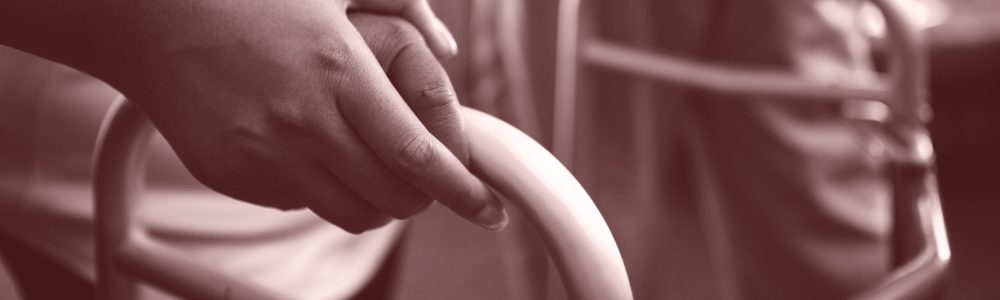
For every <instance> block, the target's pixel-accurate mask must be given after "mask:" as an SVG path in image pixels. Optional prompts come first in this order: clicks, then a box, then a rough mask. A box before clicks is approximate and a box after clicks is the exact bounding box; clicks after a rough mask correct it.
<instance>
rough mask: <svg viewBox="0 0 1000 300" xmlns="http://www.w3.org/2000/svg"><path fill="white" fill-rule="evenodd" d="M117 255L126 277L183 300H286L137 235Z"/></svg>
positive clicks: (268, 290) (258, 286) (284, 297)
mask: <svg viewBox="0 0 1000 300" xmlns="http://www.w3.org/2000/svg"><path fill="white" fill-rule="evenodd" d="M118 255H119V265H120V266H121V268H122V269H123V270H125V271H126V272H127V274H128V275H131V276H134V277H135V278H139V279H142V280H143V281H146V282H149V283H151V284H153V285H154V286H157V287H159V288H162V289H164V290H166V291H169V292H171V293H173V294H174V295H177V296H180V297H182V298H184V299H199V300H201V299H204V300H221V299H225V300H229V299H240V300H244V299H245V300H279V299H289V297H288V296H286V295H281V294H279V293H277V292H274V291H271V290H270V289H267V288H265V287H263V286H260V285H257V284H254V283H251V282H247V281H242V280H239V279H235V278H233V277H232V276H231V275H228V274H225V273H221V272H219V271H217V270H214V269H211V268H208V267H206V266H204V265H202V264H199V263H197V262H195V261H193V260H191V259H189V258H187V257H185V256H183V255H181V254H180V253H178V252H176V251H174V250H171V249H169V248H166V247H164V246H162V245H160V244H157V243H156V242H154V241H152V240H149V239H148V238H144V237H142V236H140V235H135V236H134V238H132V239H130V241H129V242H128V243H127V244H125V245H124V246H123V247H122V248H121V251H120V253H119V254H118Z"/></svg>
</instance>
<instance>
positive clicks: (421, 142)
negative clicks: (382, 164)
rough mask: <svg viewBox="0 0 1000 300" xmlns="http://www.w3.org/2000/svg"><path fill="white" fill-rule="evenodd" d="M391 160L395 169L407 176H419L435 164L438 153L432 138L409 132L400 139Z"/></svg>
mask: <svg viewBox="0 0 1000 300" xmlns="http://www.w3.org/2000/svg"><path fill="white" fill-rule="evenodd" d="M402 141H403V143H400V144H399V145H400V147H399V149H398V150H397V151H396V155H395V159H394V160H393V162H394V163H395V165H396V169H397V171H400V172H402V173H403V174H405V175H409V176H420V175H422V174H425V173H427V171H428V170H429V169H430V168H431V167H433V166H434V165H436V164H437V162H438V159H439V158H438V155H437V151H436V149H435V144H434V139H433V138H432V137H430V136H429V135H426V134H411V135H408V136H407V137H405V138H403V139H402Z"/></svg>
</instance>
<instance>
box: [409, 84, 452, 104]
mask: <svg viewBox="0 0 1000 300" xmlns="http://www.w3.org/2000/svg"><path fill="white" fill-rule="evenodd" d="M417 100H418V101H417V102H416V103H415V104H414V106H415V107H414V108H415V109H421V110H429V109H438V108H447V107H452V106H456V107H457V106H458V95H457V94H455V90H454V89H452V88H451V87H449V86H447V85H444V84H436V85H431V86H428V87H427V88H424V89H421V90H420V92H419V94H418V95H417Z"/></svg>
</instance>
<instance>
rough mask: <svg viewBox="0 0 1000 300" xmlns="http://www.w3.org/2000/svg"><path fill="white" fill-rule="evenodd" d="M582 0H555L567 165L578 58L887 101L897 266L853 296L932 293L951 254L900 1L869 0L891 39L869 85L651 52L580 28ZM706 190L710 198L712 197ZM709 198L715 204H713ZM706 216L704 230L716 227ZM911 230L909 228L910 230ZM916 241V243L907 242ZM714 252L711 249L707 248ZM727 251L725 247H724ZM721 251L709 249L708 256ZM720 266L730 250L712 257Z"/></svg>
mask: <svg viewBox="0 0 1000 300" xmlns="http://www.w3.org/2000/svg"><path fill="white" fill-rule="evenodd" d="M581 2H582V0H561V1H560V4H559V20H558V28H557V34H558V37H557V44H556V51H557V55H556V80H555V85H556V89H555V93H556V94H555V100H554V115H553V128H552V130H553V146H552V148H553V152H554V153H556V155H557V157H559V158H560V159H561V160H562V162H563V163H564V164H566V165H567V166H570V167H572V165H573V162H574V159H575V157H574V151H573V146H574V136H575V134H576V133H575V123H576V120H575V111H576V100H577V97H576V84H577V74H578V73H577V69H578V66H579V65H586V66H598V67H603V68H607V69H612V70H616V71H620V72H625V73H631V74H635V75H640V76H644V77H647V78H651V79H655V80H661V81H663V82H669V83H674V84H681V85H687V86H692V87H695V88H701V89H707V90H714V91H720V92H727V93H739V94H753V95H771V96H785V97H790V99H796V100H803V101H843V100H844V99H865V100H870V101H876V102H879V103H883V104H884V105H885V106H887V107H888V110H889V112H890V115H889V117H888V119H885V120H881V121H882V123H881V124H880V127H881V129H882V130H881V131H882V133H883V134H884V137H885V140H886V141H887V144H888V149H889V151H888V153H889V157H890V160H891V165H892V167H891V168H892V170H893V171H894V172H893V173H894V178H893V181H894V184H893V185H894V190H893V201H894V203H893V206H894V209H893V213H894V215H895V216H896V218H894V219H896V220H895V221H894V230H895V232H894V234H893V235H894V239H895V241H894V247H895V248H897V249H896V250H895V251H897V253H896V256H897V257H900V258H903V259H902V261H900V262H899V266H898V268H896V269H895V271H893V272H892V273H890V274H889V275H888V276H886V277H885V278H884V279H883V280H882V281H880V282H877V283H876V284H874V285H873V286H872V287H871V288H869V289H867V290H865V291H863V292H862V293H861V294H859V295H858V296H857V297H856V299H916V298H924V297H929V296H933V294H934V293H935V292H936V291H939V289H938V288H940V287H941V286H942V285H943V282H944V279H945V277H946V274H947V270H948V265H949V264H950V260H951V250H950V248H949V243H948V236H947V231H946V230H945V225H944V216H943V212H942V210H941V202H940V198H939V196H938V190H937V180H936V175H935V169H934V153H933V149H932V146H931V142H930V136H929V134H928V132H927V130H926V123H927V122H928V121H929V119H930V106H929V103H928V99H927V87H926V85H927V72H928V70H927V58H926V56H927V54H926V53H925V52H926V49H925V45H924V41H923V36H922V34H921V32H920V31H919V30H918V29H917V26H915V24H913V23H912V22H913V21H912V20H910V19H909V18H908V17H907V15H906V13H905V11H904V8H903V6H902V4H901V3H900V2H899V0H871V2H872V3H873V4H875V6H876V7H877V8H878V9H879V10H880V11H881V13H882V15H883V17H884V19H885V22H886V29H887V34H888V41H889V42H890V44H889V48H888V53H889V58H890V60H889V73H888V74H887V75H886V76H884V77H882V79H880V80H876V81H875V82H874V83H871V84H869V85H845V84H842V83H824V82H816V81H812V80H808V79H805V78H801V77H797V76H794V75H792V74H790V73H781V72H776V71H773V70H761V69H750V68H740V67H734V66H726V65H712V64H706V63H700V62H694V61H690V60H685V59H680V58H675V57H671V56H669V55H663V54H658V53H651V52H648V51H644V50H642V49H636V48H632V47H627V46H623V45H619V44H616V43H613V42H609V41H604V40H600V39H599V38H595V37H589V36H585V34H581V32H580V31H581V29H580V26H581V22H580V20H581ZM709 198H712V197H709ZM710 200H711V201H706V202H709V203H705V205H706V206H707V208H709V209H708V210H709V215H708V216H707V218H709V219H712V220H720V219H721V215H720V212H719V210H718V206H719V203H716V202H717V201H719V200H718V199H710ZM713 207H714V209H712V208H713ZM711 225H712V224H706V228H708V230H709V231H711V230H712V228H716V230H721V229H719V228H717V227H719V226H711ZM913 228H916V229H917V231H918V232H917V233H915V234H911V233H908V232H907V231H906V230H908V229H913ZM708 235H709V236H710V245H714V246H720V247H725V246H726V245H727V243H726V242H725V241H724V240H722V239H723V238H722V235H719V234H718V232H714V233H713V232H708ZM913 245H919V248H918V250H917V251H908V250H905V249H902V250H901V249H898V248H905V247H906V246H913ZM713 251H714V250H713ZM725 251H726V250H723V251H722V253H724V252H725ZM719 253H720V252H717V251H716V252H714V253H713V256H720V255H718V254H719ZM714 259H715V260H717V261H721V262H717V263H719V264H722V265H723V266H722V267H721V268H722V269H725V268H726V266H728V265H731V258H727V257H714ZM732 280H733V279H732V278H720V285H721V289H722V291H720V292H721V294H722V295H723V296H724V297H725V298H727V299H733V298H736V299H738V298H739V292H738V287H737V284H736V283H735V282H732Z"/></svg>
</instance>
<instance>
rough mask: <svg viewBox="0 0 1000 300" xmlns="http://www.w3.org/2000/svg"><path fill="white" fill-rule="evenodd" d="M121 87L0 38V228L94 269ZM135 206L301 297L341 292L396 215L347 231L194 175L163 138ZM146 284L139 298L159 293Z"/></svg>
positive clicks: (168, 239) (250, 275) (363, 276)
mask: <svg viewBox="0 0 1000 300" xmlns="http://www.w3.org/2000/svg"><path fill="white" fill-rule="evenodd" d="M116 93H117V92H115V91H114V90H113V89H112V88H110V87H109V86H107V85H106V84H103V83H102V82H100V81H98V80H96V79H94V78H92V77H89V76H87V75H85V74H82V73H80V72H78V71H75V70H72V69H70V68H67V67H64V66H60V65H56V64H53V63H51V62H48V61H45V60H42V59H38V58H34V57H32V56H30V55H27V54H24V53H21V52H18V51H15V50H11V49H8V48H0V230H3V231H5V232H7V233H9V234H10V235H11V236H14V237H15V238H17V239H18V240H21V241H23V242H24V243H26V244H27V245H29V246H31V247H34V248H35V249H38V250H39V251H43V252H44V253H47V254H48V255H49V256H51V257H53V258H54V259H56V260H57V261H60V262H62V263H64V264H66V265H67V266H70V267H71V269H72V270H74V271H77V272H79V273H80V274H81V275H83V276H85V277H86V278H90V279H93V278H94V267H93V266H94V242H93V234H92V230H91V228H92V216H93V210H92V207H93V205H92V202H91V187H90V181H91V178H90V172H91V163H90V159H91V156H92V152H93V151H92V149H93V146H94V141H95V140H96V136H97V130H98V128H99V126H100V122H101V119H102V118H103V116H104V114H105V113H106V112H107V109H108V108H109V105H110V103H111V100H112V99H113V98H114V97H115V95H116ZM152 149H153V150H152V152H153V154H152V155H151V157H150V163H149V164H150V166H149V180H148V185H147V190H146V192H145V193H144V194H143V195H144V197H145V198H144V199H145V202H144V203H145V206H144V207H143V209H142V214H143V218H144V220H145V222H146V223H147V224H149V227H150V231H151V233H152V235H153V236H154V237H155V238H157V239H159V240H161V241H163V242H165V243H167V244H168V245H170V246H172V247H174V248H177V249H179V250H181V251H183V252H185V253H188V254H189V255H191V256H192V257H194V258H195V259H197V260H199V261H202V262H204V263H206V264H209V265H212V266H214V267H216V268H219V269H221V270H223V271H225V272H229V273H231V274H235V275H237V276H242V277H243V278H247V279H249V280H252V281H255V282H257V283H259V284H262V285H264V286H267V287H270V288H273V289H275V290H278V291H281V292H283V293H286V294H289V295H291V296H293V297H296V298H303V299H343V298H348V297H350V296H352V295H353V294H355V293H356V292H357V291H359V290H360V288H362V287H364V285H365V284H366V283H367V282H368V281H369V279H370V278H371V277H372V276H373V275H374V273H375V272H376V271H377V270H378V268H379V266H380V265H381V262H382V261H383V260H384V259H385V257H386V255H387V254H388V250H389V249H390V248H391V247H392V245H393V243H394V242H395V241H396V239H397V238H398V236H399V234H400V232H401V229H402V227H403V224H402V223H399V222H396V223H393V224H390V225H388V226H385V227H384V228H381V229H378V230H375V231H371V232H368V233H365V234H362V235H352V234H349V233H347V232H345V231H343V230H341V229H339V228H337V227H335V226H332V225H329V224H327V223H326V222H324V221H322V220H321V219H319V218H317V217H316V216H315V215H313V214H312V213H310V212H308V211H295V212H281V211H278V210H274V209H269V208H263V207H258V206H254V205H250V204H246V203H243V202H239V201H235V200H232V199H229V198H227V197H225V196H222V195H220V194H217V193H215V192H213V191H211V190H208V189H207V188H205V187H204V186H201V185H200V184H198V183H197V182H196V181H195V180H194V179H193V178H191V176H190V175H189V174H188V173H187V171H186V170H184V169H183V166H182V165H181V164H180V161H179V160H178V159H177V158H176V156H174V154H173V153H172V152H171V151H170V149H169V146H168V145H167V144H166V142H165V141H163V139H162V137H159V136H158V137H157V138H156V139H155V141H154V145H153V146H152ZM154 294H157V293H153V294H150V296H148V297H146V298H162V296H163V295H154Z"/></svg>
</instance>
